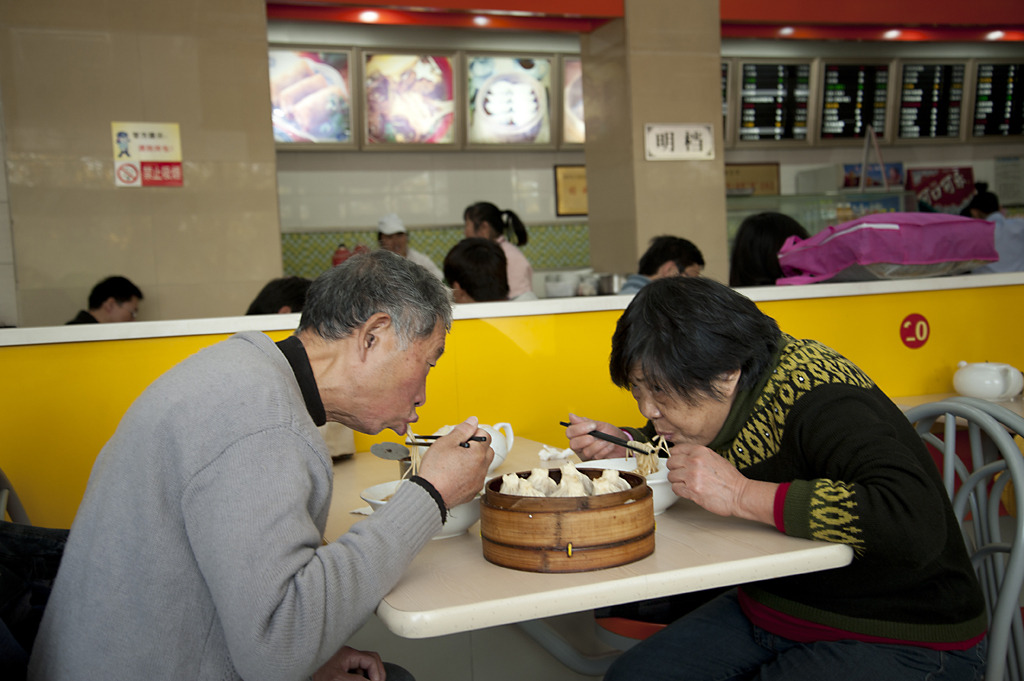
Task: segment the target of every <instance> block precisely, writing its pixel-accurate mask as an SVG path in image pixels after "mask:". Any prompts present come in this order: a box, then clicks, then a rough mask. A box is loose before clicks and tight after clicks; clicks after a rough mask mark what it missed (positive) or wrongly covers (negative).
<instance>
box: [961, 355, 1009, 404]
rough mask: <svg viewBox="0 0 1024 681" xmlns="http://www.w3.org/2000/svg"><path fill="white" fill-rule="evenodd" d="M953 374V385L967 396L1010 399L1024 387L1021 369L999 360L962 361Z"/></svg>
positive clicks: (986, 398) (985, 398)
mask: <svg viewBox="0 0 1024 681" xmlns="http://www.w3.org/2000/svg"><path fill="white" fill-rule="evenodd" d="M957 366H958V367H959V368H958V369H957V370H956V373H955V374H953V387H954V388H955V389H956V391H957V392H958V393H960V394H961V395H964V396H966V397H980V398H981V399H984V400H1008V399H1010V398H1011V397H1014V396H1015V395H1018V394H1020V392H1021V390H1022V389H1024V375H1022V374H1021V372H1020V370H1019V369H1017V368H1015V367H1012V366H1010V365H1009V364H1002V363H999V362H974V363H968V362H960V363H959V364H958V365H957Z"/></svg>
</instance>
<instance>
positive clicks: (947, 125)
mask: <svg viewBox="0 0 1024 681" xmlns="http://www.w3.org/2000/svg"><path fill="white" fill-rule="evenodd" d="M965 71H966V68H965V66H964V64H904V65H903V81H902V88H901V90H900V123H899V129H898V135H899V138H900V139H918V138H921V139H941V138H951V139H956V138H959V137H960V109H961V106H960V105H961V104H962V102H963V97H964V72H965Z"/></svg>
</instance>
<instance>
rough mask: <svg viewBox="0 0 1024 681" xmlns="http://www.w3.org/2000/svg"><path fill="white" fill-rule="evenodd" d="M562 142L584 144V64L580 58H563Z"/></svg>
mask: <svg viewBox="0 0 1024 681" xmlns="http://www.w3.org/2000/svg"><path fill="white" fill-rule="evenodd" d="M562 83H564V91H563V95H562V142H564V143H565V144H583V142H584V141H585V140H586V131H587V129H586V125H585V124H584V123H583V62H582V60H581V59H580V58H579V57H563V58H562Z"/></svg>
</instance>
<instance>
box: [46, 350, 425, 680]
mask: <svg viewBox="0 0 1024 681" xmlns="http://www.w3.org/2000/svg"><path fill="white" fill-rule="evenodd" d="M332 480H333V470H332V467H331V460H330V456H329V455H328V452H327V448H326V445H325V444H324V441H323V439H322V438H321V436H320V434H319V432H318V431H317V429H316V426H315V425H314V423H313V420H312V418H311V417H310V415H309V413H308V412H307V409H306V407H305V405H304V402H303V398H302V395H301V392H300V389H299V385H298V382H297V380H296V378H295V374H294V373H293V371H292V369H291V367H290V366H289V364H288V362H287V360H286V359H285V357H284V355H282V353H281V352H280V350H278V348H277V347H276V346H275V345H274V343H273V341H271V340H270V339H269V338H268V337H267V336H265V335H263V334H261V333H254V332H247V333H241V334H237V335H235V336H232V337H231V338H229V339H227V340H225V341H223V342H221V343H217V344H216V345H213V346H211V347H209V348H207V349H205V350H203V351H201V352H199V353H197V354H196V355H194V356H192V357H190V358H188V359H186V360H185V361H183V362H182V363H181V364H179V365H178V366H176V367H174V368H173V369H171V370H170V371H168V372H167V373H166V374H165V375H164V376H162V377H160V378H159V379H158V380H157V381H155V382H154V383H153V384H152V385H151V386H150V387H149V388H148V389H146V391H145V392H144V393H143V394H142V395H141V396H140V397H139V398H138V400H136V402H135V403H134V404H133V405H132V406H131V408H130V409H129V410H128V412H127V413H126V414H125V416H124V418H123V419H122V421H121V423H120V425H119V426H118V428H117V431H116V432H115V433H114V435H113V437H111V439H110V441H109V442H108V443H107V445H106V446H105V447H104V448H103V450H102V451H101V452H100V455H99V457H98V458H97V460H96V463H95V465H94V467H93V470H92V474H91V476H90V478H89V485H88V488H87V490H86V493H85V497H84V499H83V500H82V504H81V506H80V507H79V510H78V514H77V516H76V517H75V521H74V525H73V526H72V530H71V536H70V538H69V541H68V544H67V549H66V551H65V554H64V558H63V560H62V563H61V567H60V571H59V573H58V575H57V580H56V584H55V586H54V591H53V594H52V596H51V597H50V601H49V604H48V606H47V609H46V613H45V616H44V619H43V623H42V626H41V627H40V631H39V637H38V639H37V640H36V644H35V648H34V650H33V654H32V661H31V667H30V674H29V677H30V679H33V680H43V679H47V680H49V679H53V680H57V679H60V680H61V681H66V680H69V679H97V680H101V679H102V680H112V679H133V680H134V679H147V680H154V679H174V680H175V681H180V680H182V679H190V680H191V679H218V680H222V679H238V678H244V679H247V680H248V681H257V680H260V679H302V678H305V677H308V676H309V675H310V674H312V672H313V671H315V670H316V669H317V667H319V666H320V665H321V664H322V663H323V662H324V661H326V660H327V658H328V657H330V656H331V655H332V654H333V653H334V652H335V651H337V650H338V648H339V647H341V646H342V645H343V644H344V643H345V641H346V639H348V638H349V636H350V635H351V634H352V633H353V632H354V631H355V630H356V629H358V628H359V627H360V626H361V625H362V624H363V622H364V621H365V620H366V619H367V618H368V617H369V615H370V614H371V613H372V612H373V611H374V609H375V608H376V606H377V604H378V602H379V601H380V599H381V598H382V597H383V596H384V594H386V593H387V592H388V591H389V590H390V589H391V588H392V587H393V586H394V584H395V583H396V582H397V581H398V579H399V577H400V576H401V574H402V572H403V571H404V570H405V568H406V566H407V565H408V564H409V562H410V560H411V559H412V557H413V556H414V555H415V554H416V553H417V552H418V551H419V550H420V549H421V548H422V547H423V546H424V545H425V544H426V542H427V541H429V540H430V538H431V537H432V536H433V535H434V534H435V533H436V532H437V531H438V529H439V528H440V526H441V518H440V514H439V513H438V511H437V505H436V503H435V502H434V500H433V499H432V498H431V497H430V495H429V494H428V493H427V492H426V491H425V490H424V489H423V488H421V487H420V486H418V485H403V486H402V487H401V489H400V491H399V493H397V494H396V495H395V496H394V498H393V499H392V500H391V501H390V502H389V503H388V504H387V506H386V507H385V508H384V509H382V510H381V511H379V512H377V513H374V514H373V515H372V516H371V517H369V518H367V519H366V520H363V521H361V522H359V523H357V524H356V525H355V526H353V528H352V529H351V531H349V532H348V533H347V534H345V535H343V536H342V537H340V538H339V539H338V540H337V541H335V542H333V543H331V544H328V545H326V546H324V545H322V541H321V537H322V534H323V530H324V525H325V523H326V520H327V511H328V507H329V505H330V502H331V486H332ZM385 654H386V652H385Z"/></svg>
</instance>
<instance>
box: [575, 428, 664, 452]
mask: <svg viewBox="0 0 1024 681" xmlns="http://www.w3.org/2000/svg"><path fill="white" fill-rule="evenodd" d="M558 425H560V426H566V427H569V426H570V425H571V424H569V423H566V422H565V421H559V422H558ZM587 434H588V435H593V436H594V437H596V438H597V439H598V440H604V441H605V442H611V443H612V444H616V445H619V446H620V447H625V448H626V449H629V450H631V451H634V452H640V453H641V454H649V453H650V452H648V451H647V450H646V449H644V448H643V447H641V446H640V445H638V444H637V443H635V442H633V441H631V440H627V439H625V438H622V437H615V436H614V435H608V434H607V433H602V432H601V431H599V430H592V431H590V432H589V433H587Z"/></svg>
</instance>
